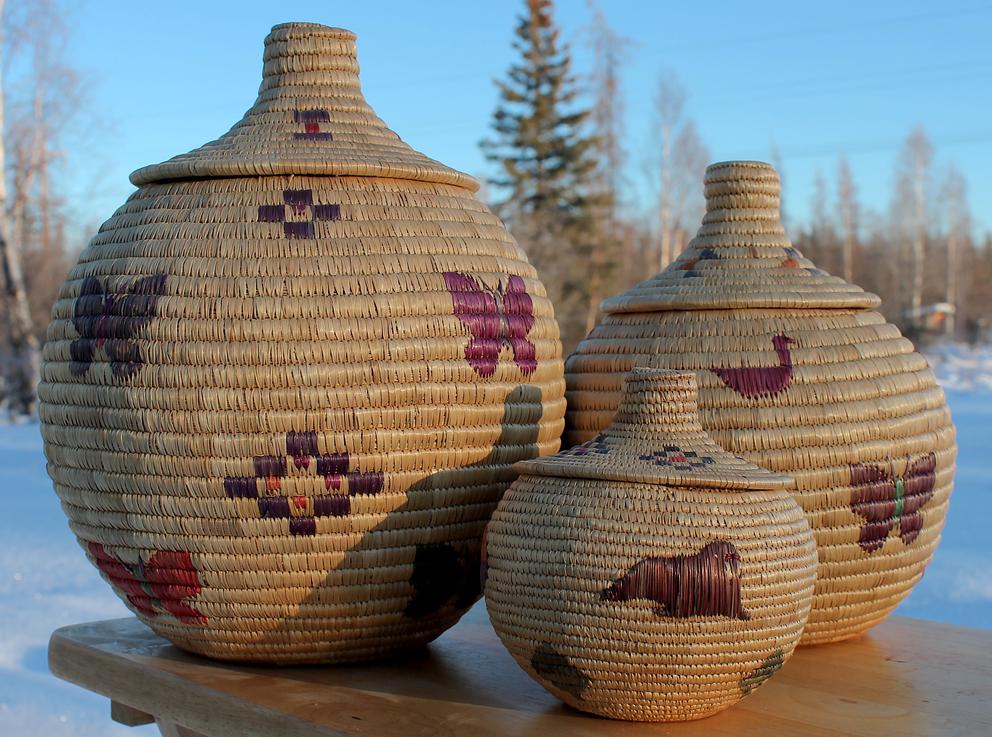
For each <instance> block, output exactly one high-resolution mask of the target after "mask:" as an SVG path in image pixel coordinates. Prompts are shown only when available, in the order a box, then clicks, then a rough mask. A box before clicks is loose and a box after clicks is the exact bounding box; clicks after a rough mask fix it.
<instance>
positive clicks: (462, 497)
mask: <svg viewBox="0 0 992 737" xmlns="http://www.w3.org/2000/svg"><path fill="white" fill-rule="evenodd" d="M191 114H194V113H193V112H191ZM132 181H133V182H134V183H135V184H136V185H138V187H139V188H138V190H137V191H136V192H135V193H134V194H133V195H132V197H131V198H130V199H129V200H128V201H127V203H126V204H124V205H123V206H122V207H121V208H120V209H119V210H118V211H117V212H116V213H115V214H114V215H113V217H112V218H111V219H110V220H109V221H108V222H107V223H105V224H104V225H103V227H102V228H101V229H100V232H99V234H98V235H97V236H96V237H95V238H94V240H93V241H92V243H91V244H90V245H89V246H88V247H87V248H86V250H85V251H84V252H83V254H82V255H81V257H80V260H79V263H78V264H77V265H76V266H75V267H74V268H73V269H72V271H71V273H70V274H69V276H68V279H67V281H66V283H65V286H64V288H63V289H62V292H61V295H60V298H59V300H58V302H57V304H56V305H55V308H54V314H53V321H52V324H51V326H50V328H49V333H48V337H49V340H48V343H47V345H46V348H45V354H44V358H45V365H44V376H43V382H42V385H41V388H40V395H41V399H42V406H41V417H42V423H43V433H44V438H45V450H46V453H47V456H48V460H49V471H50V474H51V476H52V478H53V480H54V482H55V487H56V490H57V492H58V494H59V496H60V497H61V499H62V503H63V508H64V509H65V512H66V514H67V515H68V517H69V521H70V524H71V526H72V529H73V531H74V532H75V533H76V535H77V536H78V538H79V540H80V542H81V544H82V545H83V547H84V548H85V549H86V551H87V553H88V555H89V556H90V558H91V559H92V560H93V561H94V562H95V563H96V564H97V565H98V566H99V568H100V570H101V571H102V573H103V574H104V576H105V577H106V578H107V579H108V580H109V581H110V582H111V583H112V585H113V586H114V588H115V589H116V591H117V592H118V594H120V595H121V596H122V598H124V599H125V600H126V602H127V603H128V604H129V606H130V607H131V609H132V610H133V611H134V612H135V613H136V614H138V616H139V617H140V618H141V619H142V620H143V621H145V622H147V623H148V624H149V625H150V626H151V627H152V628H153V629H155V631H156V632H158V633H160V634H162V635H164V636H165V637H168V638H169V639H170V640H172V641H173V642H174V643H176V644H177V645H179V646H180V647H183V648H185V649H188V650H192V651H195V652H198V653H203V654H207V655H211V656H216V657H221V658H230V659H238V660H265V661H274V662H310V661H325V662H338V661H349V660H362V659H369V658H376V657H381V656H385V655H388V654H391V653H395V652H398V651H402V650H407V649H410V648H413V647H416V646H418V645H421V644H423V643H425V642H427V641H429V640H431V639H433V638H434V637H436V636H437V635H439V634H440V633H441V632H442V631H444V630H445V629H446V628H447V627H449V626H451V625H452V624H453V623H454V622H455V621H457V619H458V618H459V617H460V616H461V614H462V613H463V612H464V611H465V610H466V609H467V608H468V607H469V606H470V605H471V604H472V603H473V602H474V601H475V600H476V599H477V598H478V595H479V583H478V562H479V541H480V538H481V535H482V530H483V528H484V526H485V524H486V522H487V521H488V519H489V517H490V514H491V513H492V511H493V509H494V508H495V506H496V503H497V502H498V501H499V498H500V496H501V495H502V493H503V492H504V490H505V489H506V487H507V486H508V484H509V483H510V482H511V481H512V480H513V479H514V478H515V476H516V474H515V473H514V472H513V470H512V464H513V463H514V462H515V461H518V460H521V459H527V458H532V457H535V456H537V455H540V454H549V453H553V452H555V451H556V450H557V448H558V442H559V436H560V433H561V430H562V427H563V419H562V418H563V415H564V409H565V407H564V382H563V380H562V362H561V346H560V343H559V339H558V327H557V324H556V323H555V320H554V315H553V310H552V306H551V304H550V303H549V302H548V300H547V298H546V296H545V291H544V288H543V286H542V285H541V283H540V281H539V280H538V279H537V276H536V273H535V271H534V269H533V268H532V267H531V266H530V264H529V263H528V262H527V259H526V257H525V255H524V254H523V252H522V251H521V249H520V248H519V247H518V246H517V244H516V243H515V242H514V241H513V239H512V238H511V237H510V235H509V234H508V233H507V232H506V230H505V229H504V228H503V226H502V224H501V223H500V221H499V220H498V219H497V218H496V217H495V216H494V215H493V214H492V213H491V212H489V210H487V209H486V207H485V206H484V205H483V204H481V203H480V202H479V201H478V200H477V199H475V197H474V196H473V192H474V190H475V189H476V188H477V185H476V184H475V182H474V180H472V179H471V178H470V177H468V176H466V175H464V174H461V173H459V172H457V171H454V170H452V169H449V168H447V167H445V166H443V165H441V164H439V163H437V162H435V161H433V160H431V159H429V158H427V157H426V156H423V155H422V154H419V153H417V152H415V151H414V150H412V149H411V148H410V147H409V146H407V145H406V144H405V143H403V142H402V141H401V140H400V139H399V138H398V136H396V134H394V133H393V132H392V131H390V130H389V129H388V128H387V127H386V126H385V124H384V123H383V122H382V121H381V120H379V119H378V118H377V117H376V116H375V114H374V113H373V111H372V110H371V108H369V106H368V104H367V103H366V102H365V100H364V98H363V97H362V93H361V90H360V88H359V82H358V66H357V62H356V54H355V37H354V35H353V34H352V33H350V32H348V31H344V30H341V29H333V28H326V27H323V26H316V25H311V24H287V25H282V26H277V27H276V28H274V29H273V31H272V33H271V34H270V35H269V36H268V38H267V39H266V42H265V64H264V72H263V81H262V85H261V88H260V91H259V96H258V99H257V101H256V103H255V105H254V106H253V107H252V108H251V109H250V110H249V111H248V112H247V113H246V114H245V117H244V118H243V119H242V120H241V121H240V122H239V123H238V124H237V125H235V126H234V128H232V129H231V131H230V132H228V133H227V134H225V135H224V136H222V137H221V138H220V139H219V140H217V141H214V142H212V143H209V144H207V145H205V146H203V147H202V148H200V149H197V150H195V151H193V152H191V153H189V154H185V155H182V156H178V157H176V158H174V159H172V160H170V161H167V162H165V163H163V164H159V165H156V166H151V167H146V168H144V169H141V170H139V171H137V172H135V174H134V175H132Z"/></svg>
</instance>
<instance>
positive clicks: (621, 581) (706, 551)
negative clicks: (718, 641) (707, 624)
mask: <svg viewBox="0 0 992 737" xmlns="http://www.w3.org/2000/svg"><path fill="white" fill-rule="evenodd" d="M740 561H741V557H740V555H739V554H738V552H737V548H736V547H734V545H733V543H729V542H726V541H724V540H714V541H713V542H711V543H708V544H707V545H706V546H705V547H704V548H703V549H702V550H700V551H699V552H698V553H696V554H695V555H675V556H672V557H665V556H659V557H653V558H645V559H643V560H641V561H639V562H637V563H635V564H634V565H633V566H632V567H631V568H630V569H629V570H628V571H627V572H626V573H625V574H623V576H621V577H620V578H618V579H617V580H616V581H614V582H613V583H611V584H610V585H609V586H607V587H606V588H605V589H603V591H602V592H601V593H600V596H599V598H600V600H601V601H633V600H635V599H649V600H650V601H653V602H655V603H656V604H657V605H658V606H657V607H655V610H654V612H655V614H657V615H658V616H659V617H713V616H722V617H730V618H732V619H743V620H747V619H750V618H751V615H750V613H749V612H747V611H746V610H745V609H744V607H743V605H742V604H741V581H740Z"/></svg>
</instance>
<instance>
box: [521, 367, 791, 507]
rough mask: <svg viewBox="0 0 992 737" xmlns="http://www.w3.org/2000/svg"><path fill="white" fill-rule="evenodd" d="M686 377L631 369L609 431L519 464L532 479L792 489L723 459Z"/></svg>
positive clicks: (736, 460) (782, 479)
mask: <svg viewBox="0 0 992 737" xmlns="http://www.w3.org/2000/svg"><path fill="white" fill-rule="evenodd" d="M696 395H697V390H696V375H695V374H694V373H693V372H691V371H670V370H666V369H649V368H635V369H634V370H633V371H631V372H630V374H628V376H627V382H626V385H625V386H624V394H623V399H622V400H621V402H620V408H619V409H618V410H617V414H616V417H615V418H614V420H613V424H612V425H610V426H609V427H608V428H607V429H606V430H604V431H603V432H602V433H600V434H599V435H597V436H596V437H595V438H593V439H592V440H590V441H588V442H586V443H583V444H582V445H576V446H575V447H573V448H570V449H568V450H563V451H561V452H560V453H558V454H557V455H553V456H548V457H546V458H535V459H533V460H529V461H520V462H519V463H517V464H515V465H514V469H515V470H517V471H519V472H521V473H526V474H530V475H532V476H554V477H562V476H565V477H570V478H585V479H606V480H610V481H631V482H637V483H647V484H659V485H661V484H663V485H666V486H692V487H702V488H714V489H791V488H793V487H794V485H795V481H794V480H793V479H792V478H791V477H790V476H784V475H782V474H777V473H772V472H771V471H768V470H766V469H764V468H761V467H760V466H756V465H754V464H753V463H751V462H750V461H746V460H744V459H743V458H740V457H739V456H735V455H733V454H731V453H728V452H727V451H725V450H724V449H723V448H721V447H720V446H719V445H717V444H716V443H715V442H714V441H713V440H712V439H711V438H710V436H709V435H707V434H706V432H705V431H704V430H703V426H702V424H701V423H700V420H699V414H698V410H697V406H696Z"/></svg>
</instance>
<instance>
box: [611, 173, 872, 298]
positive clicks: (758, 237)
mask: <svg viewBox="0 0 992 737" xmlns="http://www.w3.org/2000/svg"><path fill="white" fill-rule="evenodd" d="M704 182H705V192H706V215H705V216H704V217H703V224H702V225H701V226H700V228H699V231H698V232H697V233H696V237H695V238H693V239H692V240H691V241H690V242H689V245H688V246H687V247H686V249H685V251H683V252H682V254H681V255H680V256H679V257H678V259H677V260H675V261H674V262H673V263H672V264H670V265H669V266H668V267H667V268H666V269H665V270H664V271H662V272H660V273H658V274H655V275H654V276H653V277H651V278H650V279H648V280H647V281H645V282H642V283H640V284H638V285H637V286H636V287H634V288H633V289H631V290H629V291H627V292H625V293H624V294H621V295H619V296H617V297H613V298H612V299H608V300H606V301H604V302H603V304H602V306H601V309H602V310H603V312H605V313H607V314H615V313H619V312H654V311H660V310H687V309H733V308H742V307H755V308H763V307H770V308H841V309H871V308H874V307H877V306H878V305H879V304H881V300H880V299H879V298H878V297H877V296H876V295H874V294H871V293H869V292H866V291H865V290H863V289H862V288H861V287H858V286H856V285H854V284H849V283H847V282H846V281H844V280H843V279H840V278H839V277H836V276H831V275H830V274H828V273H827V272H825V271H823V270H821V269H818V268H816V266H815V265H814V264H813V263H812V262H811V261H809V260H808V259H806V258H805V257H803V255H802V254H801V253H799V251H797V250H796V249H795V248H793V247H792V243H791V242H790V241H789V238H788V236H787V235H786V234H785V229H784V228H783V227H782V220H781V214H780V203H779V186H780V185H779V176H778V172H776V171H775V169H774V168H772V167H771V166H769V165H768V164H765V163H762V162H760V161H728V162H724V163H720V164H711V165H710V166H709V167H707V169H706V177H705V180H704Z"/></svg>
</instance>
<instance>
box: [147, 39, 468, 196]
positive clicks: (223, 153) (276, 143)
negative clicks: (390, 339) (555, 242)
mask: <svg viewBox="0 0 992 737" xmlns="http://www.w3.org/2000/svg"><path fill="white" fill-rule="evenodd" d="M273 174H312V175H328V176H334V175H353V176H374V177H389V178H394V179H413V180H419V181H426V182H439V183H444V184H455V185H459V186H462V187H466V188H469V189H471V190H472V191H475V190H477V189H478V187H479V185H478V183H477V182H476V181H475V179H473V178H472V177H470V176H468V175H467V174H463V173H462V172H460V171H456V170H454V169H451V168H449V167H447V166H444V165H443V164H440V163H438V162H437V161H434V160H433V159H431V158H428V157H427V156H424V155H423V154H421V153H418V152H417V151H414V150H413V149H412V148H410V146H408V145H407V144H405V143H404V142H403V141H402V140H400V137H399V136H398V135H396V134H395V133H393V131H391V130H390V129H389V128H387V127H386V124H385V123H384V122H383V121H382V120H380V119H379V118H378V117H377V116H376V114H375V112H374V111H373V110H372V108H371V107H369V104H368V103H367V102H366V101H365V97H364V96H363V95H362V90H361V86H360V84H359V81H358V57H357V52H356V49H355V34H354V33H352V32H351V31H346V30H344V29H342V28H329V27H327V26H321V25H317V24H315V23H285V24H282V25H278V26H276V27H275V28H273V29H272V32H271V33H270V34H269V35H268V36H267V37H266V39H265V55H264V65H263V67H262V85H261V87H260V88H259V91H258V99H257V100H255V104H254V105H253V106H252V107H251V109H250V110H249V111H248V112H247V113H245V116H244V117H243V118H242V119H241V121H240V122H238V123H237V124H236V125H235V126H234V127H233V128H231V130H229V131H228V132H227V133H225V134H224V135H223V136H221V137H220V138H218V139H217V140H216V141H212V142H210V143H208V144H205V145H203V146H201V147H200V148H198V149H195V150H193V151H190V152H189V153H187V154H181V155H179V156H176V157H174V158H172V159H169V160H168V161H165V162H163V163H161V164H154V165H152V166H146V167H144V168H142V169H138V170H137V171H136V172H134V173H133V174H132V175H131V182H132V183H133V184H135V185H138V186H140V185H142V184H149V183H151V182H160V181H167V180H175V179H190V178H206V177H245V176H267V175H273Z"/></svg>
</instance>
